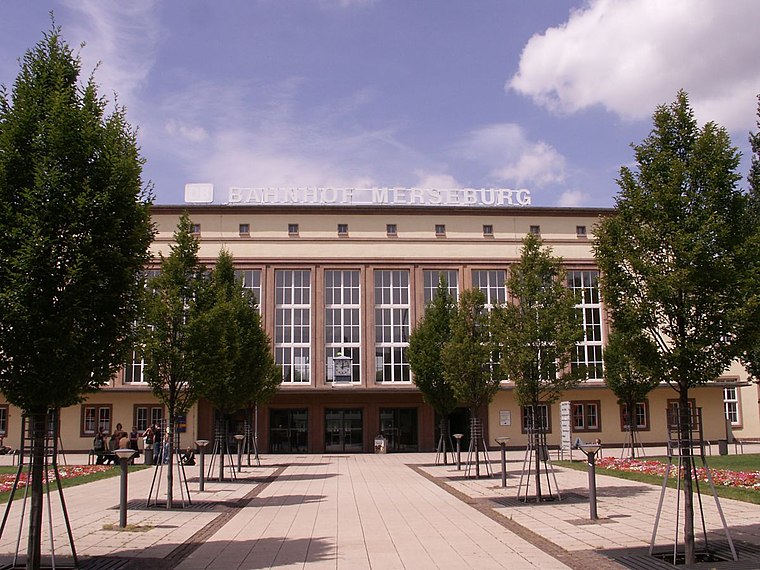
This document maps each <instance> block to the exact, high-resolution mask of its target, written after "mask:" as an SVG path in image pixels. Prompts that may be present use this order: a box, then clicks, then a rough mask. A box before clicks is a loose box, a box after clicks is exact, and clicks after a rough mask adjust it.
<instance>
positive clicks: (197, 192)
mask: <svg viewBox="0 0 760 570" xmlns="http://www.w3.org/2000/svg"><path fill="white" fill-rule="evenodd" d="M213 201H214V185H213V184H208V183H203V184H185V203H187V204H211V203H212V202H213Z"/></svg>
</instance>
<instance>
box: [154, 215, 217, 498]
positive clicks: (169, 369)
mask: <svg viewBox="0 0 760 570" xmlns="http://www.w3.org/2000/svg"><path fill="white" fill-rule="evenodd" d="M160 259H161V266H160V267H161V272H160V273H159V274H158V276H156V277H153V278H152V279H150V280H149V281H148V283H147V286H146V302H145V306H146V310H145V315H144V322H143V323H142V324H143V327H142V328H143V350H144V354H145V379H146V381H147V382H148V384H149V385H150V387H151V388H152V390H153V394H155V396H156V397H157V398H158V399H159V400H160V401H161V402H162V403H163V404H164V405H165V406H166V410H167V422H166V435H167V436H168V438H167V439H168V441H167V443H168V454H169V456H168V458H166V459H167V460H168V469H167V500H166V506H167V508H172V506H173V484H174V467H173V466H174V443H175V441H174V439H175V429H176V422H177V418H178V416H181V415H182V414H186V413H187V411H188V410H189V409H190V407H191V406H192V405H193V404H194V403H195V402H196V400H197V399H198V396H199V390H198V388H199V387H198V382H197V380H196V379H197V374H196V368H197V366H198V365H199V362H197V361H196V360H195V359H193V352H192V351H191V347H190V342H189V339H190V337H191V330H192V327H193V325H194V321H195V319H196V317H197V314H198V312H199V305H198V300H199V294H200V293H201V291H202V287H203V283H204V279H205V277H204V271H205V269H204V267H203V265H202V264H201V263H200V261H199V259H198V239H197V238H196V236H195V235H193V225H192V222H191V221H190V216H189V215H188V213H187V212H185V213H183V214H182V216H181V217H180V219H179V223H178V224H177V229H176V231H175V232H174V244H172V245H171V246H170V253H169V256H168V257H164V256H163V254H161V255H160Z"/></svg>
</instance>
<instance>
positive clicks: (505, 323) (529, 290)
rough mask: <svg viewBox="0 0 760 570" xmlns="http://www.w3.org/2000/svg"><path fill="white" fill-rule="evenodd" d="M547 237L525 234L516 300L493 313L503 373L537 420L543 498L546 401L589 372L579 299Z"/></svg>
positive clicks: (516, 270)
mask: <svg viewBox="0 0 760 570" xmlns="http://www.w3.org/2000/svg"><path fill="white" fill-rule="evenodd" d="M551 253H552V252H551V249H550V248H548V247H544V246H543V244H542V241H541V238H540V237H538V236H537V235H534V234H528V235H527V236H525V238H524V239H523V247H522V251H521V254H520V261H519V262H517V263H515V264H514V265H513V266H512V268H511V270H510V275H509V279H508V280H507V288H508V290H509V292H510V295H511V299H512V302H511V303H507V304H505V305H502V306H500V307H497V308H496V309H495V310H494V312H493V320H494V338H495V341H496V344H497V346H498V349H499V352H500V354H501V362H500V365H501V373H502V375H503V376H504V377H505V378H509V379H510V380H511V381H512V382H514V385H515V397H516V399H517V403H518V404H519V405H520V406H523V407H524V408H526V412H527V413H528V415H529V418H530V419H531V421H532V422H533V428H534V429H533V430H531V436H532V437H533V442H532V443H533V446H534V449H535V451H536V453H535V461H536V469H535V480H536V499H537V500H539V501H540V500H541V496H542V493H541V477H540V474H541V468H540V464H541V458H542V455H543V449H545V447H546V431H545V429H544V428H545V427H546V426H544V425H543V423H542V421H541V418H542V417H543V416H542V415H541V414H540V411H539V410H540V406H541V405H548V404H551V403H553V402H556V401H557V400H558V399H559V397H560V395H561V394H562V392H564V391H565V390H568V389H569V388H572V387H574V386H575V385H577V384H578V382H579V381H580V380H581V379H582V378H583V377H585V374H586V371H585V368H584V367H582V366H572V364H571V363H572V360H573V355H574V354H575V351H576V347H577V343H578V342H579V341H581V340H583V334H584V333H583V326H582V324H581V321H580V319H579V316H578V312H577V309H576V308H575V305H576V299H575V297H574V295H573V292H572V291H571V290H570V289H569V288H568V287H567V283H566V279H565V271H564V269H563V268H562V259H561V258H558V257H553V256H552V254H551Z"/></svg>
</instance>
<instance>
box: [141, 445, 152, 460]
mask: <svg viewBox="0 0 760 570" xmlns="http://www.w3.org/2000/svg"><path fill="white" fill-rule="evenodd" d="M143 453H144V454H145V465H153V446H150V445H147V446H145V449H143Z"/></svg>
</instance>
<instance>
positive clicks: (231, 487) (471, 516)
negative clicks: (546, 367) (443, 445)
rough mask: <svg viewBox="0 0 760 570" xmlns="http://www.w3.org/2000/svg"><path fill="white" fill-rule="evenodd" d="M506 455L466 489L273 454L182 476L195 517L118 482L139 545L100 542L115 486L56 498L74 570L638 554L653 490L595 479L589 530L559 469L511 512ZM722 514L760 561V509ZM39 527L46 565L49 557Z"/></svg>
mask: <svg viewBox="0 0 760 570" xmlns="http://www.w3.org/2000/svg"><path fill="white" fill-rule="evenodd" d="M509 455H510V456H511V457H510V458H509V459H510V460H509V461H508V480H507V481H508V485H507V487H506V488H502V487H501V485H500V482H501V478H500V472H499V470H500V462H499V460H498V453H497V452H492V453H491V454H490V459H489V460H490V461H491V464H492V465H493V467H494V470H495V471H496V473H495V477H493V478H485V477H483V478H480V479H475V478H467V477H465V476H464V470H458V469H457V468H456V466H455V465H451V464H450V465H436V464H435V455H434V454H426V453H415V454H389V455H370V454H357V455H319V454H318V455H271V456H265V457H263V459H262V465H261V466H260V467H251V468H249V467H245V466H244V467H243V468H242V469H241V472H240V473H237V474H236V475H237V479H235V480H227V481H222V482H218V481H207V482H206V490H205V492H203V493H199V492H198V475H199V473H198V467H197V466H196V467H189V468H187V471H186V473H187V476H188V479H189V483H188V486H189V488H190V492H191V498H192V501H193V502H194V506H190V507H188V508H184V509H181V508H177V509H172V510H167V509H165V508H163V509H157V508H150V509H149V508H145V506H144V505H145V502H146V501H147V495H148V490H149V489H150V486H151V482H152V480H153V477H154V470H153V469H148V470H144V471H140V472H137V473H132V474H130V476H129V493H130V510H129V513H128V518H129V520H128V522H129V523H130V525H134V526H135V527H137V528H138V530H141V531H142V532H127V531H124V530H110V529H113V528H114V527H117V524H118V516H119V511H118V501H119V479H118V477H116V478H113V479H108V480H103V481H97V482H93V483H89V484H86V485H82V486H78V487H72V488H69V489H66V490H65V497H66V502H67V505H68V511H69V514H70V519H71V525H72V532H73V535H74V538H75V544H76V547H77V554H78V555H79V558H80V561H81V562H82V566H83V567H85V568H88V567H89V568H95V567H97V566H98V564H100V567H105V562H108V563H109V564H111V565H110V566H108V567H109V568H114V569H123V570H126V569H128V568H139V569H140V570H149V569H151V568H157V569H158V568H161V569H168V568H185V569H188V570H196V569H198V570H199V569H224V570H228V569H236V568H237V569H248V568H309V569H311V568H316V569H322V568H325V569H327V568H330V569H340V570H343V569H346V570H355V569H358V568H368V569H369V568H372V569H378V568H381V569H396V568H398V569H412V568H413V569H415V570H416V569H418V568H437V569H447V568H452V569H453V568H457V569H462V568H477V569H490V568H493V569H496V568H519V569H522V568H527V569H529V568H550V569H551V568H575V569H585V568H592V567H593V568H595V570H606V569H615V568H621V567H622V566H621V565H620V564H618V563H616V562H614V561H613V560H612V559H611V558H610V557H609V552H610V551H615V550H616V549H617V550H618V551H620V552H625V553H628V552H630V553H640V552H641V551H642V549H644V550H645V549H646V547H648V545H649V541H650V538H651V534H652V529H653V525H654V518H655V513H656V508H657V501H658V499H659V495H660V486H659V485H646V484H642V483H637V482H632V481H626V480H622V479H616V478H612V477H605V476H602V475H597V487H598V491H597V496H598V512H599V516H600V520H598V521H591V520H590V517H589V505H588V489H587V484H588V478H587V475H586V473H584V472H578V471H574V470H569V469H562V468H556V478H557V483H558V486H559V488H560V491H561V493H562V495H563V500H561V501H552V502H546V503H541V504H536V503H535V502H533V503H525V502H521V501H518V500H517V499H518V497H517V481H518V480H519V475H520V470H521V469H522V460H521V456H520V454H518V453H514V452H511V453H510V454H509ZM83 459H84V462H86V458H83ZM67 460H68V461H69V462H70V463H72V462H74V461H76V458H71V457H68V458H67ZM226 476H227V477H229V471H227V472H226ZM175 496H177V497H178V496H179V493H178V490H177V489H175ZM16 503H17V504H16ZM20 504H21V503H20V502H18V501H16V502H14V507H13V508H12V509H11V511H10V514H9V519H8V523H7V525H6V530H5V531H4V533H3V535H2V536H0V566H2V564H7V563H9V562H10V561H11V560H12V556H13V552H14V551H15V549H16V543H17V540H20V542H19V544H20V551H21V552H22V559H23V552H24V551H25V548H26V529H25V528H22V529H21V533H20V534H19V532H18V528H19V526H20V525H19V523H20V512H21V509H20ZM664 505H665V506H664V508H663V512H662V516H661V523H660V529H659V532H658V544H660V545H665V546H666V547H667V545H672V543H673V538H674V535H675V531H676V516H675V505H676V493H675V491H674V490H667V491H666V495H665V503H664ZM703 505H704V510H705V527H706V530H707V533H708V538H709V540H710V541H711V542H716V541H717V542H720V541H721V540H725V535H724V534H723V529H722V525H721V523H720V518H719V516H718V514H717V511H716V509H715V504H714V502H713V500H712V498H711V497H709V496H708V497H705V498H703ZM721 505H722V507H723V510H724V513H725V516H726V519H727V520H728V521H729V525H730V527H731V535H732V537H733V539H734V541H736V542H737V544H739V545H742V544H746V545H749V544H753V545H756V546H757V548H758V552H760V523H759V522H758V521H760V506H758V505H751V504H748V503H742V502H738V501H731V500H728V499H721ZM201 507H202V508H201ZM51 510H52V511H53V526H52V534H53V536H54V538H55V550H56V554H57V559H58V560H59V561H61V560H67V557H69V555H70V552H69V551H68V546H67V538H66V528H65V525H64V524H63V519H62V517H61V516H60V515H59V514H56V513H57V512H58V511H60V506H59V505H58V503H57V498H56V497H55V496H54V497H53V500H52V501H51ZM46 516H47V515H46ZM45 525H46V526H45V528H44V535H43V537H44V545H43V552H45V553H47V554H49V551H50V547H49V543H50V538H49V536H50V530H49V526H47V522H45ZM98 561H100V562H98ZM717 567H719V566H716V568H717ZM726 567H727V568H728V567H730V566H726ZM737 567H739V566H737ZM746 567H752V566H746ZM758 567H760V562H759V563H758Z"/></svg>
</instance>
